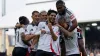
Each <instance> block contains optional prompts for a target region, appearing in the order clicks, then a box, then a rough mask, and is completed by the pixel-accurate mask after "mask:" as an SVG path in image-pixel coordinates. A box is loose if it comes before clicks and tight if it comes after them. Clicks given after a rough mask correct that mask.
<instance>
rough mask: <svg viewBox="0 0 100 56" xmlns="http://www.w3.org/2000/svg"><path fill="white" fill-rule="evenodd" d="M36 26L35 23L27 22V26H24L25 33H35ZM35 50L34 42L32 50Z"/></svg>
mask: <svg viewBox="0 0 100 56" xmlns="http://www.w3.org/2000/svg"><path fill="white" fill-rule="evenodd" d="M37 27H38V26H37V25H35V24H32V23H31V24H29V25H28V26H27V28H26V32H25V34H35V32H37V31H38V30H37V29H38V28H37ZM31 41H32V40H30V41H29V42H30V44H31ZM36 50H37V44H35V45H34V49H33V51H36Z"/></svg>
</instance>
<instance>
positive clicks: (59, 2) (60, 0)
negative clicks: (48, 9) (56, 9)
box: [56, 0, 65, 6]
mask: <svg viewBox="0 0 100 56" xmlns="http://www.w3.org/2000/svg"><path fill="white" fill-rule="evenodd" d="M59 4H63V5H65V2H64V1H62V0H58V1H57V2H56V6H57V5H59Z"/></svg>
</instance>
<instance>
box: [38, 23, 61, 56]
mask: <svg viewBox="0 0 100 56" xmlns="http://www.w3.org/2000/svg"><path fill="white" fill-rule="evenodd" d="M38 28H39V30H45V31H46V33H45V34H43V33H41V34H40V38H39V42H38V50H43V51H47V52H54V53H56V54H57V55H60V45H59V27H58V26H52V28H53V31H54V33H55V34H56V36H57V37H58V38H57V40H56V41H53V39H52V36H51V34H50V30H49V28H48V26H47V23H46V22H40V23H39V25H38Z"/></svg>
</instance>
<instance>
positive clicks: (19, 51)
mask: <svg viewBox="0 0 100 56" xmlns="http://www.w3.org/2000/svg"><path fill="white" fill-rule="evenodd" d="M27 51H28V49H27V48H22V47H15V48H14V50H13V52H12V56H26V54H27Z"/></svg>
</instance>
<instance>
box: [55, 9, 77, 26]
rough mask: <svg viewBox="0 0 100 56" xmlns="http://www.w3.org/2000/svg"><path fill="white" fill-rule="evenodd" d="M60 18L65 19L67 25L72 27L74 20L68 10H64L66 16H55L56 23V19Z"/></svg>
mask: <svg viewBox="0 0 100 56" xmlns="http://www.w3.org/2000/svg"><path fill="white" fill-rule="evenodd" d="M61 17H64V18H65V19H66V22H67V23H68V24H69V26H72V21H73V20H74V19H76V18H75V16H74V14H73V13H72V12H71V10H69V9H66V14H65V15H59V14H57V16H56V21H58V19H59V18H61Z"/></svg>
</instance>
